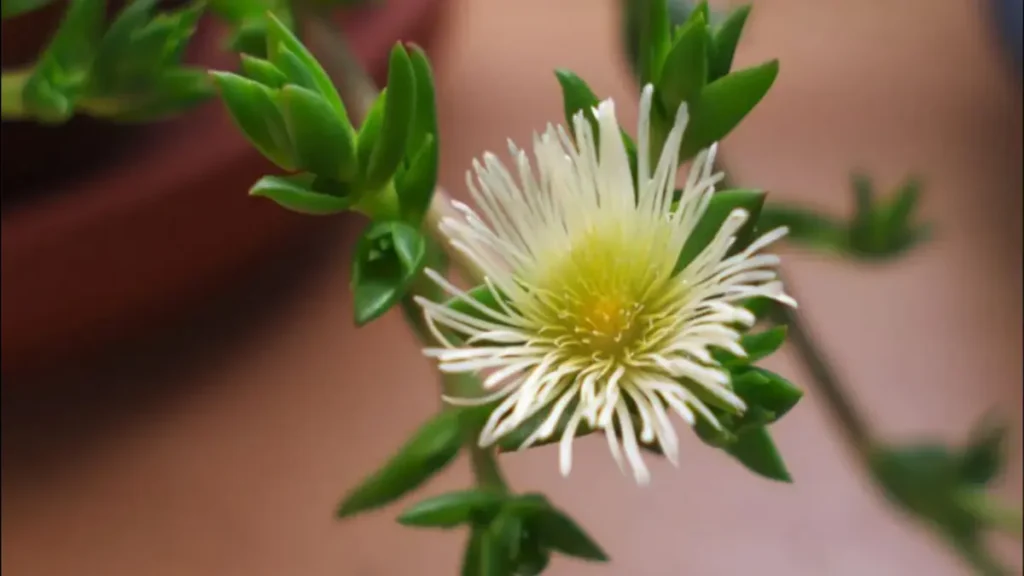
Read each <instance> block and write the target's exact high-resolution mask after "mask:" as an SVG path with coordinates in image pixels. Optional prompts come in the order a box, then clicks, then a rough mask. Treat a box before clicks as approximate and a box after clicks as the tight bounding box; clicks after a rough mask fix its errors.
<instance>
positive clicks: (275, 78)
mask: <svg viewBox="0 0 1024 576" xmlns="http://www.w3.org/2000/svg"><path fill="white" fill-rule="evenodd" d="M242 73H243V74H245V75H246V77H248V78H249V79H251V80H254V81H256V82H259V83H260V84H263V85H264V86H267V87H269V88H281V87H282V86H284V85H285V83H287V82H288V77H287V76H285V74H284V72H281V71H280V70H278V69H277V67H276V66H274V65H273V64H271V63H270V62H269V61H268V60H264V59H262V58H257V57H255V56H250V55H248V54H242Z"/></svg>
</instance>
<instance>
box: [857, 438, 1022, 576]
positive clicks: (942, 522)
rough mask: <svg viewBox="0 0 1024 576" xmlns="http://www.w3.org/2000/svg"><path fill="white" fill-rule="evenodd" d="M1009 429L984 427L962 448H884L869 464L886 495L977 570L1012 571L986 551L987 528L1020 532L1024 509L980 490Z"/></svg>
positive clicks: (989, 574) (995, 467) (997, 463)
mask: <svg viewBox="0 0 1024 576" xmlns="http://www.w3.org/2000/svg"><path fill="white" fill-rule="evenodd" d="M1005 434H1006V429H1005V428H1004V427H1001V426H992V425H991V424H990V423H983V424H982V425H980V426H979V427H978V428H977V429H976V430H975V432H974V434H973V435H972V438H971V441H970V442H969V443H968V445H967V446H966V447H965V448H964V449H961V450H954V449H950V448H947V447H945V446H939V445H911V446H882V447H878V448H876V449H875V450H873V451H872V453H871V455H870V465H871V470H872V473H873V475H874V477H875V479H876V480H877V481H878V482H879V484H880V485H881V487H882V489H883V490H884V491H885V494H886V496H887V497H888V498H889V500H890V501H892V502H893V503H894V504H896V505H898V506H899V507H900V508H902V509H903V510H904V511H906V512H908V513H909V514H911V515H913V516H915V517H917V518H918V519H920V520H923V521H925V522H927V523H928V524H929V525H930V526H931V527H932V528H933V529H934V530H936V532H938V534H939V535H940V536H942V537H943V538H944V539H945V540H946V541H948V542H949V543H950V544H951V545H952V546H953V547H954V548H955V549H956V550H957V551H958V552H959V553H960V554H961V556H962V557H963V558H964V560H965V561H967V562H968V563H969V564H970V565H971V566H972V567H973V568H974V569H975V570H976V571H977V572H978V573H979V574H984V575H986V576H997V575H1003V574H1009V573H1010V572H1009V571H1008V570H1007V569H1006V568H1004V567H1003V566H1001V565H1000V564H999V562H998V561H997V560H996V559H995V557H994V556H993V555H992V554H991V553H989V552H988V550H987V549H986V547H985V543H984V532H985V531H986V530H990V529H1005V530H1009V531H1012V532H1016V533H1017V534H1018V535H1019V534H1020V530H1021V520H1020V510H1019V509H1017V510H1016V511H1010V510H1009V509H1007V508H1004V507H1003V506H1002V505H1000V504H998V503H995V502H994V501H993V500H992V499H991V497H990V496H988V495H986V494H985V493H984V492H982V491H981V489H982V488H983V487H984V486H986V485H987V484H988V483H989V482H991V481H992V480H993V479H994V478H995V477H996V475H997V474H998V473H999V471H1000V469H1001V468H1002V465H1003V461H1002V460H1003V453H1002V452H1003V448H1004V442H1005Z"/></svg>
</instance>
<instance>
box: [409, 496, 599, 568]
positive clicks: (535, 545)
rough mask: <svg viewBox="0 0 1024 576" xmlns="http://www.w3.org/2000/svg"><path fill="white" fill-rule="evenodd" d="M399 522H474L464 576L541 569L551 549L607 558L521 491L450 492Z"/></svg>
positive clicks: (565, 519)
mask: <svg viewBox="0 0 1024 576" xmlns="http://www.w3.org/2000/svg"><path fill="white" fill-rule="evenodd" d="M398 521H399V522H400V523H401V524H404V525H406V526H416V527H426V528H445V529H447V528H453V527H456V526H469V527H470V538H469V542H468V543H467V545H466V553H465V556H464V559H463V567H462V574H463V575H464V576H478V575H479V576H484V575H486V576H506V575H512V574H539V573H540V572H541V571H542V570H543V569H544V568H545V567H546V566H547V564H548V560H549V557H550V554H551V552H558V553H561V554H565V555H567V556H573V557H576V558H582V559H584V560H591V561H597V562H606V561H607V560H608V557H607V555H606V554H605V553H604V551H603V550H601V547H600V546H598V544H597V543H596V542H594V541H593V539H591V538H590V536H588V535H587V534H586V532H584V531H583V530H582V529H581V528H580V527H579V526H578V525H577V524H576V523H575V522H574V521H573V520H572V519H571V518H569V517H568V516H567V515H566V514H565V513H564V512H562V511H560V510H558V509H557V508H555V507H553V506H552V505H551V504H550V503H549V502H548V501H547V499H545V498H544V497H543V496H542V495H539V494H524V495H518V496H517V495H511V494H507V493H504V492H498V491H493V490H485V489H474V490H463V491H459V492H451V493H448V494H443V495H441V496H437V497H434V498H429V499H427V500H424V501H422V502H420V503H418V504H416V505H414V506H412V507H411V508H409V509H408V510H406V511H405V512H403V513H402V515H401V516H399V518H398Z"/></svg>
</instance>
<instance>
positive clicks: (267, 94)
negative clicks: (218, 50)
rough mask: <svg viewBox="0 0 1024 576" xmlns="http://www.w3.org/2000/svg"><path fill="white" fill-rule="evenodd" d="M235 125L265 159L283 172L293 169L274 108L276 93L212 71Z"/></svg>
mask: <svg viewBox="0 0 1024 576" xmlns="http://www.w3.org/2000/svg"><path fill="white" fill-rule="evenodd" d="M210 74H211V75H212V76H213V79H214V82H215V83H216V85H217V87H218V88H219V89H220V94H221V98H223V100H224V104H225V105H226V106H227V108H228V111H229V112H230V113H231V117H232V119H233V120H234V121H235V124H236V125H237V126H238V127H239V128H240V129H241V130H242V132H243V133H244V134H245V136H246V138H248V139H249V142H250V143H251V144H252V145H253V146H255V147H256V149H257V150H259V151H260V152H261V153H262V154H263V155H264V156H266V157H267V158H268V159H270V160H271V161H272V162H273V163H274V164H277V165H278V166H280V167H281V168H284V169H285V170H296V162H295V152H294V150H293V149H292V144H291V140H290V139H289V137H288V128H287V127H286V126H285V121H284V117H283V116H282V115H281V112H280V110H279V109H278V106H277V102H276V100H277V97H278V92H277V91H275V90H271V89H270V88H267V87H266V86H264V85H262V84H260V83H259V82H255V81H253V80H249V79H248V78H243V77H241V76H237V75H235V74H230V73H227V72H211V73H210Z"/></svg>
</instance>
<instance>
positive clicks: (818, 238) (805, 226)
mask: <svg viewBox="0 0 1024 576" xmlns="http://www.w3.org/2000/svg"><path fill="white" fill-rule="evenodd" d="M758 226H759V228H760V229H761V230H764V231H769V230H774V229H776V228H780V227H783V226H785V227H786V228H788V229H789V233H788V234H787V235H786V239H788V240H789V241H791V242H794V243H796V244H799V245H802V246H806V247H807V248H812V249H815V250H820V251H824V252H833V253H842V252H845V251H847V250H848V244H849V242H848V239H847V237H848V235H847V231H846V226H845V225H844V224H843V223H842V222H839V221H837V220H834V219H832V218H829V217H827V216H822V215H819V214H816V213H814V212H811V211H809V210H805V209H803V208H797V207H792V206H788V205H782V204H778V203H770V204H768V205H766V206H765V207H764V209H763V210H762V211H761V218H760V220H759V221H758Z"/></svg>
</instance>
